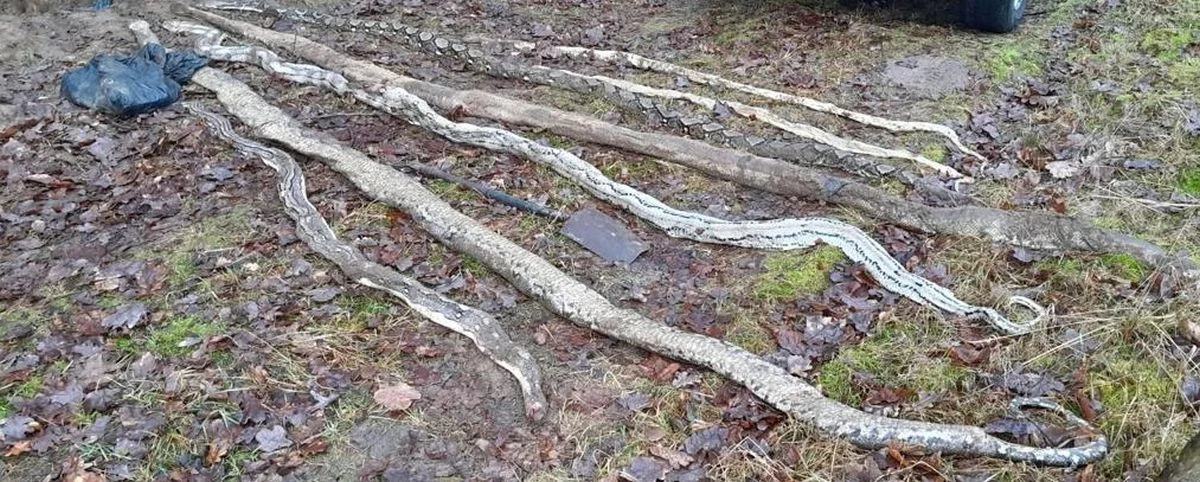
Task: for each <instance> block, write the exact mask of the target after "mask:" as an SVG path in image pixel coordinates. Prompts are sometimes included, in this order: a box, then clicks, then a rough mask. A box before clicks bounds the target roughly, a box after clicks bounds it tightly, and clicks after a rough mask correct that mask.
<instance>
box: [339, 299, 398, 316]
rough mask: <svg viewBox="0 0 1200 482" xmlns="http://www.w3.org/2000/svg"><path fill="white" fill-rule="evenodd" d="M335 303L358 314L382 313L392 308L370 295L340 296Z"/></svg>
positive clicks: (372, 314)
mask: <svg viewBox="0 0 1200 482" xmlns="http://www.w3.org/2000/svg"><path fill="white" fill-rule="evenodd" d="M337 304H339V305H341V306H342V307H343V308H346V309H348V310H350V311H351V312H352V313H354V314H355V315H360V316H374V315H382V314H384V313H387V312H388V310H390V309H391V308H392V305H391V304H389V303H387V302H385V301H383V300H380V299H376V298H375V297H372V296H342V297H340V298H338V301H337Z"/></svg>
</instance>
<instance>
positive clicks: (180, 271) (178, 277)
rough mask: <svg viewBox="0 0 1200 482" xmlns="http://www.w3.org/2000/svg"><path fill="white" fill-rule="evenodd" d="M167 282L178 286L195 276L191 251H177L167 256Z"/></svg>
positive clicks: (194, 264)
mask: <svg viewBox="0 0 1200 482" xmlns="http://www.w3.org/2000/svg"><path fill="white" fill-rule="evenodd" d="M167 271H168V273H167V283H169V284H170V285H171V286H172V287H179V286H181V285H183V284H184V283H187V282H188V281H190V280H191V279H192V278H194V277H195V276H196V262H195V261H194V260H193V259H192V253H191V252H188V251H182V250H181V251H177V252H174V253H171V254H170V255H168V256H167Z"/></svg>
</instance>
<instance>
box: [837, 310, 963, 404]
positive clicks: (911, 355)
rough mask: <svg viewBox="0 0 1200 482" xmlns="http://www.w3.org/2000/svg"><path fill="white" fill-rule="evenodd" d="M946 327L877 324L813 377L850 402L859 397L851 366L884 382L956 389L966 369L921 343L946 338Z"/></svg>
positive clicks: (934, 389)
mask: <svg viewBox="0 0 1200 482" xmlns="http://www.w3.org/2000/svg"><path fill="white" fill-rule="evenodd" d="M922 330H926V331H929V332H925V331H922ZM949 330H950V328H949V327H947V326H945V325H932V324H931V325H929V326H922V325H914V324H907V325H886V326H882V327H880V328H879V330H878V332H877V333H875V334H873V335H871V336H870V337H867V338H866V339H864V340H863V341H862V342H861V343H859V344H858V345H855V346H850V347H846V348H843V349H842V351H841V352H839V353H838V356H837V357H836V358H834V359H833V360H830V361H829V362H827V363H826V364H825V365H824V366H822V367H821V374H820V376H819V377H818V381H819V382H820V384H821V388H822V389H824V391H825V394H826V395H828V396H830V397H831V398H834V399H836V400H839V401H842V402H843V403H847V404H852V405H853V404H856V403H861V402H862V397H861V395H860V394H859V393H858V390H857V389H856V388H855V387H854V385H853V375H854V373H857V372H863V373H868V374H870V375H871V376H872V377H873V378H874V379H875V380H876V381H877V382H879V383H881V384H883V385H884V386H888V387H897V388H898V387H904V388H910V389H913V390H916V391H920V392H934V393H943V392H947V391H953V390H956V389H957V388H958V387H959V386H960V385H961V384H962V383H964V382H966V381H967V380H969V379H970V377H971V372H970V371H969V370H967V369H966V368H963V367H958V366H954V365H952V364H951V363H950V360H949V358H944V357H943V358H929V357H928V356H927V355H926V354H925V353H924V348H922V347H927V346H928V343H929V342H930V341H935V340H945V339H949V338H951V334H950V332H949Z"/></svg>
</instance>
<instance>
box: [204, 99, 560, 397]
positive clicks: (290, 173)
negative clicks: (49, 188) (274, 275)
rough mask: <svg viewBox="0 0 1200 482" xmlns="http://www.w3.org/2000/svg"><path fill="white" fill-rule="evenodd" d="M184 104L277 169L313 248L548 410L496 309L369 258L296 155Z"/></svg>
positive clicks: (282, 192)
mask: <svg viewBox="0 0 1200 482" xmlns="http://www.w3.org/2000/svg"><path fill="white" fill-rule="evenodd" d="M183 105H184V107H185V108H186V109H187V110H188V112H191V113H192V114H194V115H196V116H197V117H200V118H201V119H202V120H204V123H205V124H206V125H207V126H208V128H209V130H210V131H212V133H213V134H215V135H216V136H217V137H219V138H221V139H223V140H225V141H227V142H229V143H230V144H232V145H233V146H234V147H235V148H236V149H237V150H238V151H239V152H242V153H245V154H247V155H251V156H254V157H257V158H259V159H261V160H262V162H263V164H266V165H267V166H268V167H270V168H271V169H274V170H275V172H276V183H277V187H278V191H279V198H280V200H282V201H283V206H284V208H285V211H286V212H287V214H288V217H290V218H292V220H293V221H294V222H295V223H296V236H297V237H299V238H300V239H301V240H302V241H304V243H305V244H307V245H308V246H309V247H310V248H312V250H313V251H316V252H317V253H318V254H320V255H321V256H323V257H324V258H325V259H328V260H329V261H331V262H333V263H334V264H335V265H337V266H338V268H340V269H341V270H342V272H343V273H345V274H346V276H348V277H350V278H352V279H354V280H355V281H356V282H358V283H359V284H361V285H363V286H367V287H370V288H375V289H379V290H383V291H385V292H387V293H389V294H391V295H393V296H395V297H397V298H399V299H401V300H402V301H404V304H406V305H408V306H409V307H410V308H412V309H413V311H415V312H417V313H419V314H420V315H421V316H424V317H425V318H426V319H428V320H430V321H433V322H434V323H437V324H438V325H441V326H443V327H445V328H447V329H449V330H451V331H453V332H455V333H459V334H462V335H465V336H466V337H468V338H470V339H471V341H473V342H474V343H475V346H476V348H478V349H479V351H480V352H482V353H483V354H484V355H486V356H487V357H488V358H490V359H491V360H492V361H493V362H495V363H496V364H497V365H499V366H500V367H501V368H504V369H505V370H507V371H508V372H509V373H510V374H512V375H513V378H515V379H516V380H517V386H519V387H520V389H521V394H522V398H523V401H524V403H525V414H526V416H528V417H529V418H530V419H533V420H540V419H541V418H542V417H543V416H545V414H546V407H547V406H548V405H547V403H546V396H545V394H544V393H543V392H542V381H541V371H540V370H539V369H538V366H537V363H536V362H535V361H534V359H533V356H532V355H530V354H529V352H528V351H526V350H525V349H524V348H522V347H521V346H520V345H518V344H516V343H514V342H513V341H512V339H511V338H509V336H508V334H507V333H505V331H504V328H503V327H502V326H501V325H500V322H498V321H496V319H495V318H494V317H492V315H490V314H488V313H487V312H484V311H481V310H479V309H476V308H473V307H470V306H467V305H464V304H461V303H458V302H456V301H454V300H451V299H450V298H447V297H445V296H443V295H441V294H440V293H438V292H436V291H434V290H432V289H430V288H427V287H426V286H425V285H422V284H421V283H420V282H417V281H416V280H414V279H412V278H408V277H406V276H403V275H401V274H400V273H398V272H396V271H395V270H392V269H390V268H387V267H384V266H383V265H380V264H378V263H375V262H372V261H370V260H368V259H367V258H366V256H363V254H362V253H361V252H360V251H359V250H357V249H355V248H354V247H353V246H350V245H349V244H346V243H345V242H343V241H341V240H339V239H338V238H337V235H336V234H335V233H334V232H333V229H332V228H330V227H329V223H328V222H326V221H325V219H324V218H322V217H321V213H320V212H318V211H317V208H316V207H315V206H313V205H312V203H311V202H309V200H308V195H307V192H308V191H307V189H306V188H305V187H304V173H303V172H302V171H301V170H300V166H299V165H298V164H297V163H296V161H295V160H293V159H292V156H290V155H288V153H286V152H283V151H281V150H279V149H275V148H272V147H267V146H264V145H262V144H260V143H258V142H255V141H252V140H250V139H246V138H244V137H242V136H240V135H238V134H237V132H235V131H234V130H233V126H231V125H230V124H229V121H227V120H225V118H224V117H221V116H219V115H217V114H215V113H212V112H209V111H206V110H204V108H202V107H200V105H199V104H196V103H192V102H185V103H184V104H183Z"/></svg>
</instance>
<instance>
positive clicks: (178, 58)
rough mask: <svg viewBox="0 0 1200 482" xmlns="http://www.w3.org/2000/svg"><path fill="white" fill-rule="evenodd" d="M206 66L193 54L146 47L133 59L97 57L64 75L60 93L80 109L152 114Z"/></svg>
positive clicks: (125, 114) (110, 55) (118, 114)
mask: <svg viewBox="0 0 1200 482" xmlns="http://www.w3.org/2000/svg"><path fill="white" fill-rule="evenodd" d="M206 64H208V58H206V57H203V56H200V55H197V54H195V53H193V52H170V53H167V51H166V49H164V48H163V47H162V46H161V45H159V44H146V45H145V46H143V47H142V48H141V49H138V51H137V52H136V53H134V54H133V55H132V56H126V55H113V54H100V55H97V56H95V57H93V58H92V60H91V61H89V62H88V64H87V65H85V66H83V67H80V68H78V69H75V70H72V71H70V72H67V74H66V75H64V76H63V80H62V94H63V96H64V97H66V98H67V100H70V101H71V102H72V103H73V104H75V105H78V106H80V107H86V108H88V109H94V110H98V111H100V112H104V113H107V114H112V115H116V116H122V117H126V116H134V115H138V114H144V113H146V112H152V111H154V110H156V109H160V108H162V107H166V106H168V105H171V104H172V103H174V102H175V101H177V100H179V96H180V93H181V92H182V89H183V88H182V87H181V85H182V84H186V83H187V81H188V79H191V78H192V75H193V74H195V73H196V71H197V70H200V69H201V68H203V67H204V66H205V65H206Z"/></svg>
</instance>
